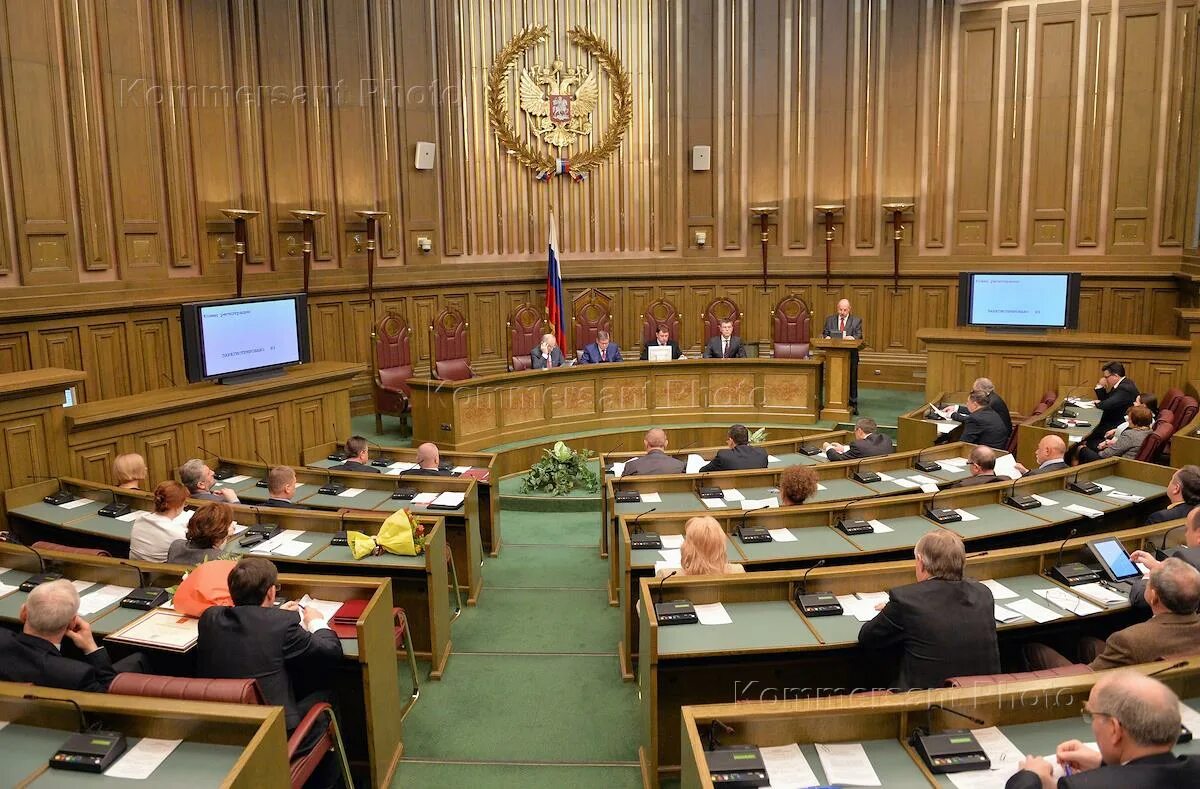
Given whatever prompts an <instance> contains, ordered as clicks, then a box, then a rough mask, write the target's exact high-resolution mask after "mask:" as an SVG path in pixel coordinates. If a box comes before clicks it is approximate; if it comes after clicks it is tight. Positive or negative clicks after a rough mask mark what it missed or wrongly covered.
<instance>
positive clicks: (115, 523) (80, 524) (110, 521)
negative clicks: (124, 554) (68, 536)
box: [69, 507, 133, 542]
mask: <svg viewBox="0 0 1200 789" xmlns="http://www.w3.org/2000/svg"><path fill="white" fill-rule="evenodd" d="M80 509H85V508H82V507H81V508H80ZM69 528H70V529H71V531H76V532H81V533H84V534H97V535H99V536H101V537H111V538H112V539H115V540H125V541H126V542H128V541H129V533H130V531H131V530H132V529H133V521H123V520H117V519H116V518H102V517H100V516H99V515H85V516H84V517H83V518H80V519H79V520H77V521H72V522H71V524H70V526H69Z"/></svg>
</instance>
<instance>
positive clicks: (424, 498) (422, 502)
mask: <svg viewBox="0 0 1200 789" xmlns="http://www.w3.org/2000/svg"><path fill="white" fill-rule="evenodd" d="M436 498H437V494H436V493H431V492H428V491H427V492H425V493H418V494H417V495H416V496H413V500H412V503H413V504H415V505H417V506H418V507H427V506H429V505H430V504H432V503H433V500H434V499H436Z"/></svg>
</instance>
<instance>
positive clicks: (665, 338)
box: [640, 326, 683, 362]
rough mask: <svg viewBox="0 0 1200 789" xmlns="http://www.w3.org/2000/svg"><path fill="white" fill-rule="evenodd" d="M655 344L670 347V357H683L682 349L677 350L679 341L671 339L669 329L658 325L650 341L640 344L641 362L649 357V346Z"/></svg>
mask: <svg viewBox="0 0 1200 789" xmlns="http://www.w3.org/2000/svg"><path fill="white" fill-rule="evenodd" d="M656 345H657V346H661V347H663V348H670V349H671V358H672V359H682V358H683V351H681V350H679V343H677V342H675V341H674V340H672V339H671V330H670V329H668V328H667V327H666V326H659V327H658V328H657V329H655V330H654V339H653V340H651V341H650V343H649V345H644V346H642V355H641V357H640V358H641V360H642V361H643V362H644V361H646V360H647V359H649V358H650V348H651V347H652V346H656Z"/></svg>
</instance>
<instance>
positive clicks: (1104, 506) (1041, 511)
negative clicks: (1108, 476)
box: [1028, 490, 1129, 523]
mask: <svg viewBox="0 0 1200 789" xmlns="http://www.w3.org/2000/svg"><path fill="white" fill-rule="evenodd" d="M1038 495H1039V496H1041V497H1042V498H1046V499H1050V500H1051V501H1053V502H1055V503H1054V504H1043V505H1042V506H1040V507H1038V508H1037V509H1034V510H1028V511H1029V512H1032V513H1033V514H1035V515H1037V516H1038V517H1039V518H1044V519H1048V520H1051V521H1052V522H1053V523H1061V520H1059V518H1062V519H1063V520H1070V519H1071V518H1078V517H1079V516H1078V515H1076V514H1075V513H1073V512H1064V511H1063V507H1066V506H1068V505H1071V504H1078V505H1079V506H1081V507H1087V508H1088V509H1093V510H1100V511H1101V512H1112V511H1113V510H1118V509H1121V508H1122V507H1128V506H1129V504H1128V503H1126V502H1122V501H1118V500H1117V499H1110V498H1109V497H1107V496H1086V495H1084V494H1082V493H1076V492H1075V491H1073V490H1048V491H1046V492H1045V493H1039V494H1038Z"/></svg>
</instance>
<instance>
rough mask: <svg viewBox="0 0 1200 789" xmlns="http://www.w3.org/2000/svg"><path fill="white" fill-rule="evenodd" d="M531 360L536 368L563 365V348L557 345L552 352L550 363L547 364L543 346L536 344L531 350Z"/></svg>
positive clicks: (543, 368)
mask: <svg viewBox="0 0 1200 789" xmlns="http://www.w3.org/2000/svg"><path fill="white" fill-rule="evenodd" d="M529 361H530V363H531V364H532V365H533V369H535V370H545V369H546V367H547V366H549V367H562V366H563V364H564V361H563V354H562V349H561V348H559V347H557V346H555V348H554V350H552V351H551V352H550V364H549V365H547V364H546V357H545V356H544V355H543V354H542V346H541V345H535V346H534V347H533V350H532V351H530V352H529Z"/></svg>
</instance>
